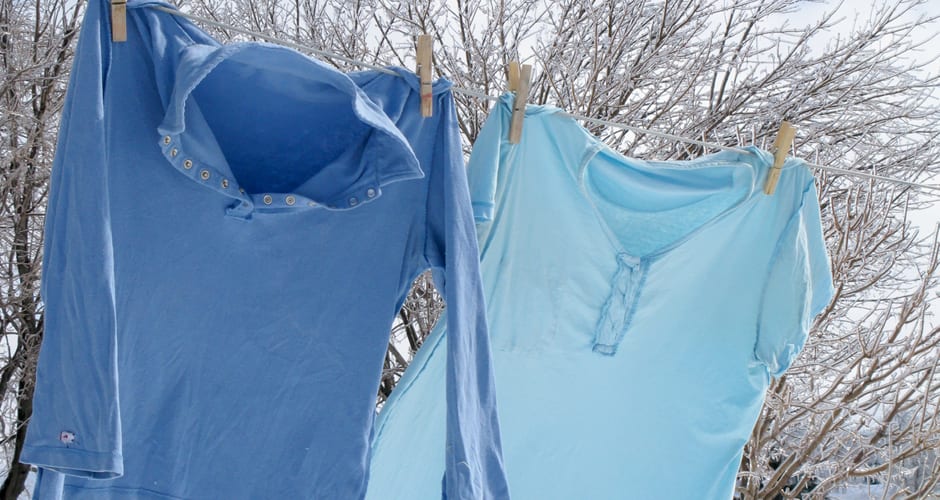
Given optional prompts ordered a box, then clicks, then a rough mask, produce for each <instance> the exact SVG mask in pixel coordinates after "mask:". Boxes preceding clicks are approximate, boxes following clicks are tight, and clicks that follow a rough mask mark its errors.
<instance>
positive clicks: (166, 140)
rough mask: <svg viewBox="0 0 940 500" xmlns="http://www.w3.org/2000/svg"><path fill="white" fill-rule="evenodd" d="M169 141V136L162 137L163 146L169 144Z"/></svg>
mask: <svg viewBox="0 0 940 500" xmlns="http://www.w3.org/2000/svg"><path fill="white" fill-rule="evenodd" d="M170 140H171V139H170V136H168V135H167V136H164V137H163V144H169V143H170Z"/></svg>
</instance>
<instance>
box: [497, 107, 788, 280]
mask: <svg viewBox="0 0 940 500" xmlns="http://www.w3.org/2000/svg"><path fill="white" fill-rule="evenodd" d="M514 98H515V97H514V95H513V94H512V93H506V94H504V95H503V96H502V98H501V99H500V103H501V104H502V109H503V111H504V112H505V113H511V110H512V102H513V99H514ZM525 114H526V119H532V118H535V117H553V116H555V115H558V118H559V119H562V120H566V121H567V123H568V126H570V127H573V128H574V129H575V134H574V136H581V137H582V138H583V140H584V142H585V143H586V144H587V147H586V148H585V147H583V146H580V147H581V150H582V151H583V154H582V156H581V158H580V159H579V160H578V164H577V168H576V169H571V168H568V169H567V170H568V172H569V173H570V174H571V178H572V181H573V182H574V183H575V185H576V188H577V189H576V191H577V192H578V197H579V198H580V199H581V200H582V201H584V202H585V203H586V204H587V205H588V206H589V207H590V209H591V214H592V218H593V220H594V221H595V223H596V224H598V226H599V227H600V229H601V230H602V232H603V233H604V236H605V238H606V239H607V241H608V244H609V245H610V246H611V249H612V250H613V251H614V252H615V253H616V254H617V256H618V258H620V259H624V260H626V261H628V262H631V263H641V262H648V261H652V260H656V259H659V258H662V257H664V256H665V255H667V254H669V253H671V252H672V251H673V250H675V249H677V248H679V247H681V246H683V245H684V244H685V243H687V242H688V241H690V240H692V239H693V238H695V237H696V236H698V235H699V234H701V233H702V232H703V231H705V230H706V229H708V228H710V227H712V226H714V225H715V224H717V223H719V222H720V221H722V220H724V219H726V218H728V217H729V216H731V215H732V214H734V213H736V212H738V211H740V210H743V209H745V208H746V207H747V206H749V205H751V204H753V203H756V200H759V199H761V196H759V193H762V192H763V191H762V190H761V189H759V186H760V183H761V182H762V179H764V178H765V177H766V172H767V169H768V168H769V167H770V165H772V163H773V155H771V154H770V153H768V152H766V151H764V150H762V149H760V148H757V147H755V146H745V147H742V148H741V149H743V150H745V151H746V152H747V153H735V152H728V151H723V152H720V153H717V154H713V155H709V157H702V158H698V159H696V160H691V161H690V164H689V165H679V164H676V165H670V164H669V163H668V162H658V163H657V164H656V165H655V166H649V167H646V168H648V169H663V168H668V169H676V170H685V169H689V170H692V169H707V168H714V167H723V168H728V167H734V168H741V169H745V170H744V171H745V173H746V176H744V178H743V180H739V181H737V182H735V183H732V185H731V186H730V187H729V188H728V189H727V190H726V192H733V191H734V190H736V189H741V188H742V184H743V187H744V188H746V189H745V190H744V192H743V195H742V196H741V197H740V199H738V200H736V201H735V202H734V203H732V204H731V205H729V206H728V207H726V208H725V209H723V210H721V211H720V212H719V213H718V214H716V215H714V216H712V217H710V218H709V219H707V220H706V221H705V222H703V223H701V224H699V225H698V226H696V227H695V228H694V229H692V230H691V231H689V232H688V233H685V234H683V235H682V236H680V237H679V238H677V239H676V240H674V241H672V242H670V243H668V244H666V245H664V246H662V247H660V248H657V249H656V250H654V251H651V252H647V253H644V254H635V253H633V252H629V251H627V250H626V249H625V248H624V246H623V244H622V243H621V241H620V239H619V238H618V237H617V235H616V233H615V232H614V231H613V229H612V228H611V227H610V224H609V223H608V222H607V221H606V220H605V219H604V217H603V215H602V214H601V213H600V211H599V210H598V207H597V204H596V202H595V201H594V199H593V197H592V195H591V193H590V192H589V190H588V189H587V186H586V185H585V176H586V174H587V170H588V169H589V166H590V163H591V160H593V159H594V157H595V156H596V155H597V154H598V153H600V152H604V153H605V154H607V155H610V157H611V158H612V159H613V161H615V162H616V163H619V164H621V165H625V164H628V163H631V161H630V159H629V158H628V157H627V156H625V155H623V154H622V153H620V152H618V151H616V150H614V149H613V148H611V147H610V146H609V145H607V144H606V143H605V142H604V141H602V140H601V139H599V138H598V137H597V136H595V135H594V134H592V133H591V132H590V131H589V130H587V129H586V128H585V127H584V126H582V125H581V124H580V123H578V122H577V121H576V120H575V119H574V118H570V117H567V116H564V115H563V110H561V109H559V108H557V107H555V106H550V105H531V104H530V105H527V106H526V113H525ZM690 166H691V168H690ZM784 168H786V166H785V167H784Z"/></svg>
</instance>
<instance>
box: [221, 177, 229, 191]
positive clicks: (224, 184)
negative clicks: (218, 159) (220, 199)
mask: <svg viewBox="0 0 940 500" xmlns="http://www.w3.org/2000/svg"><path fill="white" fill-rule="evenodd" d="M226 188H228V179H222V189H226Z"/></svg>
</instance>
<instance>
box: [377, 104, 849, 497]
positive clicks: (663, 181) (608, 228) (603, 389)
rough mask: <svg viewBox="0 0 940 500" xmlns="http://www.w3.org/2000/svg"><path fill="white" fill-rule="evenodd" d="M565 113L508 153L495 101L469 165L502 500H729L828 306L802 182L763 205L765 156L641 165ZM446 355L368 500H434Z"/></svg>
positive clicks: (401, 396) (536, 110)
mask: <svg viewBox="0 0 940 500" xmlns="http://www.w3.org/2000/svg"><path fill="white" fill-rule="evenodd" d="M557 111H558V110H557V109H555V108H551V107H541V106H529V107H528V109H527V113H526V118H525V122H524V127H523V134H522V140H521V142H520V144H518V145H511V144H509V143H508V142H507V136H508V129H509V120H510V116H511V97H510V96H505V97H503V98H502V100H501V101H500V102H499V103H498V104H497V105H496V107H495V109H494V110H493V111H492V115H491V116H490V118H489V119H488V120H487V122H486V124H485V126H484V127H483V129H482V131H481V133H480V135H479V137H478V138H477V141H476V143H475V144H474V146H473V152H472V155H471V158H470V165H469V178H470V187H471V193H472V199H473V206H474V207H475V216H476V219H477V221H478V222H479V224H478V233H479V238H480V246H481V250H482V254H481V269H482V272H483V282H484V295H485V297H486V299H487V306H488V313H489V318H490V333H491V342H492V345H493V347H494V360H495V363H496V365H495V366H496V375H497V377H498V380H499V386H498V387H497V396H498V398H497V399H498V401H499V408H500V423H501V428H502V430H503V451H504V458H505V460H506V471H507V474H508V477H509V482H510V487H511V489H512V492H513V495H514V496H515V497H516V498H525V499H539V500H553V499H557V500H570V499H574V498H586V499H587V498H590V499H619V498H637V499H660V498H662V499H725V500H727V499H729V498H731V497H732V490H733V487H734V481H735V474H736V472H737V470H738V466H739V464H740V461H741V455H742V448H743V446H744V444H745V443H746V441H747V439H748V436H749V435H750V432H751V429H752V427H753V425H754V423H755V421H756V419H757V417H758V415H759V412H760V408H761V404H762V402H763V399H764V394H765V391H766V389H767V387H768V384H769V382H770V381H771V378H772V377H773V376H777V375H779V374H781V373H783V371H784V370H786V369H787V367H788V366H789V365H790V363H792V361H793V359H794V357H795V356H796V355H797V353H798V352H799V351H800V348H801V347H802V345H803V343H804V341H805V339H806V335H807V330H808V328H809V325H810V322H811V320H812V319H813V317H814V316H815V315H816V314H817V313H818V312H820V311H821V310H822V309H823V308H824V307H825V306H826V304H827V303H828V301H829V300H830V298H831V295H832V293H833V290H832V278H831V274H830V269H829V262H828V257H827V254H826V249H825V245H824V242H823V236H822V230H821V227H820V215H819V205H818V202H817V200H816V190H815V187H814V183H813V177H812V175H811V173H810V171H809V170H808V169H807V168H806V166H805V165H804V164H803V163H802V162H801V161H800V160H797V159H792V158H791V159H788V160H787V163H786V164H785V168H784V171H783V173H782V177H781V179H780V182H779V184H778V187H777V192H776V194H774V195H773V196H766V195H764V194H763V191H762V187H763V185H764V180H765V178H766V176H767V172H768V170H769V166H770V165H771V163H772V156H771V155H770V154H768V153H766V152H764V151H760V150H758V149H756V148H747V151H748V153H746V154H744V153H736V152H722V153H719V154H713V155H709V156H705V157H702V158H699V159H695V160H692V161H684V162H681V161H676V162H648V161H641V160H637V159H632V158H626V157H623V156H622V155H620V154H618V153H616V152H614V151H612V150H611V149H609V148H608V147H606V146H604V145H603V144H602V143H601V142H600V141H598V140H597V139H596V138H595V137H594V136H592V135H591V134H590V133H589V132H587V131H586V130H584V129H583V128H582V127H581V126H580V125H578V124H577V123H576V122H574V121H573V120H572V119H570V118H567V117H564V116H562V115H560V114H559V113H558V112H557ZM450 341H451V336H450V332H449V331H448V326H447V325H440V327H439V328H437V329H436V330H435V332H434V333H433V335H432V336H431V337H430V338H429V339H428V340H427V341H426V343H425V344H424V346H423V347H422V348H421V350H420V351H419V352H418V354H417V356H416V359H415V361H414V362H413V363H412V365H411V366H409V367H408V370H407V371H406V373H405V375H404V376H403V378H402V380H401V382H400V383H399V385H398V387H397V388H396V389H395V392H394V393H393V394H392V397H391V399H390V400H389V401H388V402H387V403H386V405H385V407H384V408H383V410H382V413H381V415H380V416H379V420H378V423H377V425H376V437H375V440H374V443H373V459H372V479H371V482H370V484H369V492H368V494H367V498H370V499H375V500H385V499H412V500H422V499H429V498H434V496H435V488H434V484H435V477H436V475H437V474H439V473H440V472H441V467H440V465H439V463H440V459H441V457H442V452H441V443H442V442H443V441H444V439H445V438H444V435H445V433H444V428H443V426H441V425H440V420H441V417H442V415H443V413H444V410H445V407H444V404H443V401H442V399H441V398H440V396H439V394H440V393H441V391H442V388H441V380H442V379H443V377H444V373H445V372H444V367H445V362H444V359H445V352H446V347H447V346H448V345H449V342H450ZM415 422H421V425H422V427H423V428H424V429H425V430H424V432H422V433H420V434H418V433H415V432H414V430H413V429H414V426H415ZM399 478H409V481H401V480H400V479H399Z"/></svg>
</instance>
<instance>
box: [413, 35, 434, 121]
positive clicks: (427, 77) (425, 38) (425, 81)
mask: <svg viewBox="0 0 940 500" xmlns="http://www.w3.org/2000/svg"><path fill="white" fill-rule="evenodd" d="M433 46H434V39H433V38H431V35H418V53H417V56H416V59H417V61H418V67H417V68H416V69H415V73H417V74H418V78H420V79H421V116H423V117H425V118H427V117H429V116H431V115H432V113H433V112H434V92H433V88H432V86H431V51H432V48H433Z"/></svg>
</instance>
